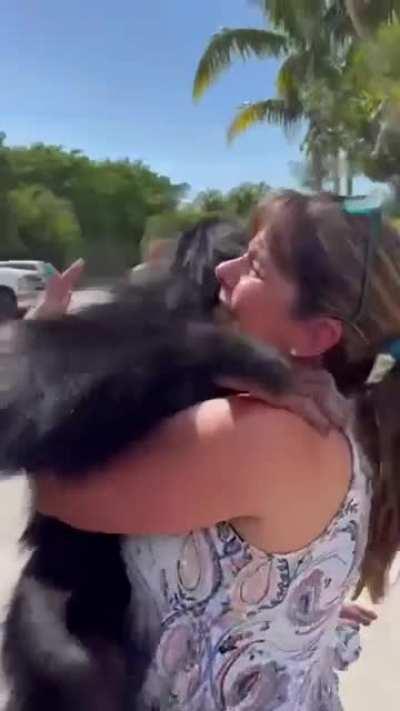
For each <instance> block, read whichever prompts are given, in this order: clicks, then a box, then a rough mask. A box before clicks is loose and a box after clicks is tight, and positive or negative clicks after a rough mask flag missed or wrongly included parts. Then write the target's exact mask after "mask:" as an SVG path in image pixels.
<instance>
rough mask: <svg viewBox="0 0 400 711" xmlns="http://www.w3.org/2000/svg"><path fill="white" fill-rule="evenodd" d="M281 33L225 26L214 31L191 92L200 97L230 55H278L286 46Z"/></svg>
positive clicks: (214, 79) (243, 56)
mask: <svg viewBox="0 0 400 711" xmlns="http://www.w3.org/2000/svg"><path fill="white" fill-rule="evenodd" d="M285 45H286V39H285V37H284V36H283V35H280V34H278V33H275V32H268V31H267V30H257V29H253V28H245V29H238V30H231V29H227V28H224V29H222V30H220V31H219V32H217V33H216V34H214V35H213V37H212V38H211V40H210V42H209V45H208V47H207V48H206V50H205V52H204V54H203V56H202V58H201V60H200V63H199V66H198V68H197V72H196V76H195V80H194V86H193V96H194V98H195V99H199V98H200V97H201V96H202V95H203V94H204V92H205V91H206V90H207V89H208V88H209V87H210V86H211V84H213V83H214V82H215V81H216V79H217V78H218V77H219V75H220V74H221V73H222V72H223V71H224V70H226V69H228V68H229V66H230V65H231V63H232V60H233V59H236V58H238V57H239V58H241V59H243V60H246V59H249V58H250V57H258V58H262V57H277V56H279V55H280V54H281V53H282V52H283V51H284V49H285Z"/></svg>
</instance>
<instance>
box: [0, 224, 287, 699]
mask: <svg viewBox="0 0 400 711" xmlns="http://www.w3.org/2000/svg"><path fill="white" fill-rule="evenodd" d="M243 248H244V236H243V233H242V232H241V230H240V229H238V228H237V227H235V226H234V225H231V224H230V223H226V222H220V221H208V222H204V223H202V224H200V225H198V226H197V227H196V228H194V229H193V230H191V231H189V232H187V233H185V234H184V235H183V236H182V237H181V239H180V242H179V244H178V249H177V252H176V255H175V257H174V261H173V263H172V264H171V265H170V268H169V270H168V272H167V273H165V274H159V273H153V272H152V271H151V270H150V269H149V270H142V271H141V272H138V273H137V275H136V277H135V280H134V283H132V285H131V286H130V287H129V288H127V289H126V290H124V291H123V292H122V293H120V294H118V295H117V296H115V298H114V299H113V300H112V301H110V302H109V303H104V304H100V305H93V306H90V307H88V308H86V309H85V310H83V311H82V312H80V313H77V314H72V315H66V316H63V317H61V318H59V319H53V320H41V321H25V322H20V323H16V324H14V325H12V326H8V327H7V328H8V329H9V330H11V336H9V335H7V336H4V339H3V342H2V343H0V346H1V352H0V468H1V469H2V470H6V471H11V472H12V471H16V470H18V469H24V470H26V471H27V472H29V475H30V476H31V477H32V479H34V478H35V477H39V476H40V474H41V472H44V471H52V472H53V473H54V475H55V476H59V477H65V478H68V477H85V476H88V474H87V472H88V471H89V470H90V468H91V467H92V466H94V465H99V464H102V463H105V462H106V461H107V460H109V459H110V458H112V457H113V456H114V455H116V454H117V453H118V452H120V451H121V450H123V449H124V447H126V446H127V445H128V444H129V443H131V442H134V441H135V440H138V439H140V438H143V437H144V436H145V435H146V434H147V433H148V432H149V431H150V430H151V429H152V428H153V427H154V426H155V425H156V424H157V423H159V422H160V420H161V419H162V418H165V417H167V416H169V415H171V414H173V413H174V412H176V411H178V410H180V409H182V408H185V407H188V406H190V405H193V404H194V403H196V402H199V401H202V400H205V399H208V398H211V397H214V396H215V395H216V394H217V393H218V392H219V391H220V387H219V382H220V381H221V380H223V379H224V378H231V379H234V378H240V380H241V381H243V380H247V381H248V382H249V384H251V382H255V383H257V384H261V385H262V386H263V387H264V388H265V389H266V391H269V392H271V393H274V394H277V393H281V392H285V391H286V390H288V389H289V388H290V371H289V368H288V366H287V364H286V363H285V362H284V361H283V360H282V359H281V358H280V357H279V356H278V354H277V353H275V352H274V351H273V350H272V349H271V350H269V349H267V348H264V347H261V346H257V345H255V344H254V343H251V342H250V341H248V340H246V339H244V338H241V337H239V336H238V335H235V334H234V333H233V331H230V330H228V329H226V328H224V327H222V326H218V325H216V322H215V320H214V318H213V309H214V307H215V306H216V304H217V300H218V284H217V281H216V277H215V274H214V270H215V266H216V264H217V263H218V262H220V261H221V260H222V259H224V258H225V259H226V258H229V257H234V256H237V255H238V254H239V253H240V251H241V250H242V249H243ZM23 541H24V543H25V544H26V545H28V546H30V547H31V548H32V554H31V557H30V559H29V561H28V563H27V564H26V566H25V568H24V570H23V572H22V574H21V577H20V579H19V582H18V584H17V586H16V589H15V593H14V595H13V598H12V601H11V606H10V609H9V613H8V617H7V620H6V625H5V640H4V649H3V664H4V669H5V674H6V678H7V681H8V683H9V686H10V700H9V703H8V707H7V709H8V711H78V710H79V711H120V710H121V709H123V708H125V704H126V689H127V684H126V679H127V670H126V667H125V662H124V658H125V656H124V649H125V643H126V638H125V634H126V625H125V616H126V612H127V607H128V604H129V602H130V596H131V590H130V585H129V583H128V579H127V576H126V573H125V568H124V564H123V560H122V556H121V552H120V537H119V536H111V535H103V534H92V533H86V532H82V531H78V530H75V529H73V528H70V527H69V526H67V525H64V524H62V523H61V522H59V521H56V520H54V519H51V518H48V517H45V516H41V515H38V514H36V513H33V515H32V518H31V520H30V522H29V524H28V526H27V529H26V531H25V533H24V536H23ZM130 644H131V645H132V640H131V642H130ZM133 645H135V640H134V639H133ZM150 656H151V649H149V648H148V647H147V648H146V645H143V642H142V641H141V643H140V645H137V648H136V649H135V655H134V659H135V660H136V661H135V664H134V669H133V673H134V683H135V685H136V688H137V689H138V688H139V687H140V686H141V683H142V681H143V676H144V674H145V671H146V667H147V665H148V664H149V660H150ZM130 657H131V660H130V676H131V677H132V654H131V655H130ZM129 688H130V694H131V693H132V686H131V685H130V687H129ZM127 706H128V704H127ZM129 708H130V709H132V708H134V702H133V701H132V697H131V696H130V699H129Z"/></svg>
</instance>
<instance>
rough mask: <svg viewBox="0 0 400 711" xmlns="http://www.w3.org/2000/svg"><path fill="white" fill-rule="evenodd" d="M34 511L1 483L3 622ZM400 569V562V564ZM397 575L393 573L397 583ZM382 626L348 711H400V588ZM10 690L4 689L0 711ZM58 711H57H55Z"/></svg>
mask: <svg viewBox="0 0 400 711" xmlns="http://www.w3.org/2000/svg"><path fill="white" fill-rule="evenodd" d="M103 298H105V294H104V292H102V291H101V290H87V291H85V292H78V294H77V295H76V296H75V298H74V307H77V306H80V305H83V304H85V303H88V302H90V301H93V300H96V301H98V300H100V299H103ZM28 506H29V497H28V492H27V488H26V483H25V481H24V479H23V478H22V477H18V478H15V479H13V480H6V481H2V482H0V620H1V619H3V618H4V614H5V611H6V607H7V600H8V598H9V595H10V592H11V590H12V587H13V585H14V582H15V580H16V578H17V575H18V571H19V569H20V566H21V564H22V561H23V556H21V555H20V553H19V552H18V545H17V540H18V537H19V535H20V532H21V530H22V528H23V524H24V521H25V519H26V514H27V511H28ZM396 566H397V568H398V569H400V559H399V560H398V561H397V562H396ZM396 576H397V570H396V569H395V570H394V573H393V582H394V580H395V579H396ZM377 611H378V614H379V620H378V622H377V623H375V625H374V626H373V627H372V628H371V629H370V630H367V631H366V632H365V633H364V634H363V641H364V645H363V653H362V655H361V659H360V661H359V662H357V663H356V664H354V665H353V667H352V668H351V670H350V671H349V672H346V673H344V674H343V675H342V677H341V679H342V681H341V684H342V696H343V702H344V708H345V711H377V710H379V709H382V711H399V708H400V673H399V658H400V584H399V585H396V584H393V586H392V588H391V592H390V594H389V596H388V598H387V599H386V601H385V603H384V605H382V606H380V608H377ZM4 703H5V689H4V686H3V688H2V687H1V684H0V711H2V709H3V708H4ZM55 711H56V710H55Z"/></svg>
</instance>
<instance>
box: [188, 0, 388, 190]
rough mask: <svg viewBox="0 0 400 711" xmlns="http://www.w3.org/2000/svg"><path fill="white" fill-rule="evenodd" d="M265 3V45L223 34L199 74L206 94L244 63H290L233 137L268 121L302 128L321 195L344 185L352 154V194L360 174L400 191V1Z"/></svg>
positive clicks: (257, 34)
mask: <svg viewBox="0 0 400 711" xmlns="http://www.w3.org/2000/svg"><path fill="white" fill-rule="evenodd" d="M256 1H257V4H258V6H259V7H260V9H261V11H262V13H263V14H264V16H265V20H266V26H267V30H266V31H265V37H264V39H263V32H264V31H263V30H254V33H253V32H252V31H251V30H250V29H248V28H246V29H245V30H243V29H240V28H239V29H237V30H234V29H230V30H223V31H221V32H219V33H217V35H214V37H213V38H212V39H211V41H210V43H209V45H208V47H207V48H206V50H205V52H204V54H203V57H202V58H201V60H200V63H199V66H198V70H197V74H196V77H195V84H194V94H195V96H196V97H199V96H201V95H202V94H203V93H204V92H205V90H206V89H207V88H208V87H209V86H210V85H211V84H212V83H213V82H214V81H215V80H216V79H217V78H218V76H219V74H220V73H221V71H223V70H226V69H227V68H228V67H230V66H231V65H232V64H233V62H234V61H235V59H237V58H238V57H239V58H242V59H247V58H248V57H251V56H255V57H259V58H262V59H264V58H268V57H269V56H275V57H282V59H283V61H282V64H281V66H280V68H279V70H278V74H277V78H276V89H277V92H276V96H275V97H271V98H267V99H264V100H261V101H258V102H252V103H250V102H246V103H245V104H243V105H242V107H241V108H240V109H239V110H238V112H237V114H236V116H235V117H234V119H233V122H232V123H231V125H230V127H229V129H228V139H229V140H232V139H234V138H236V137H237V136H238V135H240V134H241V133H243V132H244V131H247V130H248V129H249V128H251V127H252V126H253V125H255V124H256V123H259V122H265V123H267V124H271V123H272V124H277V125H280V126H282V127H283V128H284V130H285V131H286V132H289V131H290V130H293V129H296V127H298V125H299V123H302V124H303V125H305V126H306V135H305V140H304V142H303V146H302V147H303V149H304V152H305V157H306V163H305V168H306V173H307V175H306V177H305V182H306V183H307V184H309V185H310V186H311V185H312V187H313V189H316V190H318V189H321V187H322V185H323V183H324V180H326V179H328V181H330V182H333V184H334V185H335V186H336V187H337V185H338V181H339V176H338V174H337V170H338V165H339V161H338V156H339V153H340V152H343V151H344V152H345V153H346V156H347V165H348V166H349V168H348V175H347V178H348V187H349V189H351V183H352V176H353V175H354V174H355V173H357V172H360V171H361V172H365V173H366V174H367V175H368V176H369V177H370V178H372V179H374V180H390V181H391V182H392V183H394V182H396V183H397V185H399V186H400V138H399V129H398V126H399V125H400V109H399V107H400V81H399V79H400V77H399V74H400V49H399V48H400V0H379V2H378V0H295V1H294V0H256ZM278 38H279V39H278ZM366 38H367V40H368V41H367V42H365V40H366ZM327 170H328V171H329V172H328V174H327V172H326V171H327Z"/></svg>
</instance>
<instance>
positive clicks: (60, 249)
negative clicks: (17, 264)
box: [9, 185, 82, 267]
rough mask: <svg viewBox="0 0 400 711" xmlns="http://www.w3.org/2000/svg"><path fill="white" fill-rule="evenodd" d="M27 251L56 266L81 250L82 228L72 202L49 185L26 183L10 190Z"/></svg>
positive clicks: (62, 264)
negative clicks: (45, 186) (52, 189)
mask: <svg viewBox="0 0 400 711" xmlns="http://www.w3.org/2000/svg"><path fill="white" fill-rule="evenodd" d="M9 201H10V204H11V206H12V209H13V212H14V215H15V220H16V225H17V229H18V235H19V239H20V241H21V243H22V245H23V247H24V251H25V254H26V255H29V254H31V255H34V256H35V258H37V259H43V260H49V261H51V262H53V263H54V264H55V265H57V266H59V267H63V266H64V265H65V262H66V261H68V260H69V259H72V258H73V257H75V256H77V255H78V254H79V252H80V251H81V248H82V245H81V239H80V238H81V232H80V227H79V224H78V221H77V219H76V216H75V213H74V210H73V208H72V205H71V204H70V203H69V202H68V201H67V200H65V199H64V198H60V197H57V196H56V195H54V193H52V192H51V191H50V190H48V188H43V187H42V186H37V185H26V186H23V187H18V188H15V189H14V190H11V191H10V193H9Z"/></svg>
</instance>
